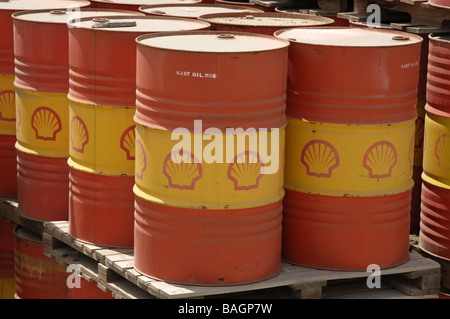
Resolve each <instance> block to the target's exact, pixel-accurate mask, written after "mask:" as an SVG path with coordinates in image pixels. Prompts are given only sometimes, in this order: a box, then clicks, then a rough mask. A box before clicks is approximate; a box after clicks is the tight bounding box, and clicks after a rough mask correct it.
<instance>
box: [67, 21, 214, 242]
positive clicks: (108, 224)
mask: <svg viewBox="0 0 450 319" xmlns="http://www.w3.org/2000/svg"><path fill="white" fill-rule="evenodd" d="M70 26H71V28H70V29H69V46H70V49H71V50H70V53H69V64H70V80H69V86H70V88H69V94H68V98H69V101H70V107H69V121H70V128H69V130H70V138H69V148H68V150H69V160H68V163H69V167H70V190H69V233H70V234H71V235H72V236H73V237H75V238H77V239H79V240H83V241H86V242H89V243H94V244H96V245H105V246H115V247H132V246H133V243H134V242H133V241H134V239H133V225H134V216H133V213H134V193H133V185H134V175H135V132H134V128H135V122H134V120H133V116H134V114H135V109H136V107H135V103H136V42H135V39H136V37H138V36H140V35H143V34H146V33H156V32H166V31H179V30H200V29H209V27H210V25H209V24H208V23H207V22H204V21H197V20H192V19H177V18H169V17H150V16H135V17H133V18H129V17H110V18H109V19H108V20H105V21H98V20H96V21H93V20H92V19H88V18H86V19H80V20H79V21H77V22H73V23H71V24H70ZM119 43H120V45H119ZM118 45H119V46H120V49H119V48H118V47H117V46H118ZM86 48H92V50H86ZM111 52H115V54H111Z"/></svg>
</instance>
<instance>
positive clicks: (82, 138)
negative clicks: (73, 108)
mask: <svg viewBox="0 0 450 319" xmlns="http://www.w3.org/2000/svg"><path fill="white" fill-rule="evenodd" d="M70 139H71V141H72V149H73V150H74V151H76V152H78V153H84V147H85V146H86V144H87V143H89V132H88V129H87V127H86V124H85V123H84V122H83V120H82V119H81V118H80V117H79V116H77V115H75V116H74V117H73V118H72V120H71V122H70Z"/></svg>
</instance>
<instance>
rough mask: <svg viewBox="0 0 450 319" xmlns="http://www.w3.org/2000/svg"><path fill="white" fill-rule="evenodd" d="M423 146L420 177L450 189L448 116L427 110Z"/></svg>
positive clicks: (449, 122)
mask: <svg viewBox="0 0 450 319" xmlns="http://www.w3.org/2000/svg"><path fill="white" fill-rule="evenodd" d="M423 148H424V151H423V172H424V173H423V174H422V178H423V179H424V180H425V181H426V182H428V183H430V184H432V185H434V186H438V187H442V188H446V189H450V118H447V117H443V116H439V115H435V114H432V113H430V112H427V114H426V115H425V136H424V147H423Z"/></svg>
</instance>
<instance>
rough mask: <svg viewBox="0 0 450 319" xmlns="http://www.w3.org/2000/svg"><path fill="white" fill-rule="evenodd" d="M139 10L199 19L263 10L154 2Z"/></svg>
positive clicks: (231, 6) (210, 4) (146, 12)
mask: <svg viewBox="0 0 450 319" xmlns="http://www.w3.org/2000/svg"><path fill="white" fill-rule="evenodd" d="M139 11H141V12H143V13H145V14H147V15H157V16H170V17H178V18H190V19H198V18H199V17H200V16H202V15H205V14H215V13H227V12H246V13H248V14H251V13H262V12H263V11H262V10H260V9H257V8H248V7H242V6H233V5H226V4H212V3H194V4H159V5H156V4H154V5H147V6H142V7H140V8H139Z"/></svg>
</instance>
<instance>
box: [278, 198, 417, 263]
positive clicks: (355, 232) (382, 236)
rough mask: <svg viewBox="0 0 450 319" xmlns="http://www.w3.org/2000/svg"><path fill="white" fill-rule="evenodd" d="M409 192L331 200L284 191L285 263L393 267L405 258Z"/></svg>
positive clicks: (407, 238) (406, 257)
mask: <svg viewBox="0 0 450 319" xmlns="http://www.w3.org/2000/svg"><path fill="white" fill-rule="evenodd" d="M410 201H411V192H410V191H408V192H405V193H401V194H397V195H390V196H380V197H332V196H322V195H314V194H306V193H300V192H294V191H291V190H288V189H286V195H285V197H284V201H283V207H284V208H283V259H284V260H286V261H288V262H292V263H294V264H300V265H305V266H309V267H314V268H324V269H335V270H366V269H367V267H368V266H369V265H370V264H377V265H379V266H380V267H381V268H388V267H392V266H396V265H398V264H401V263H403V262H405V261H406V260H407V259H408V258H409V251H408V249H409V222H410Z"/></svg>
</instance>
